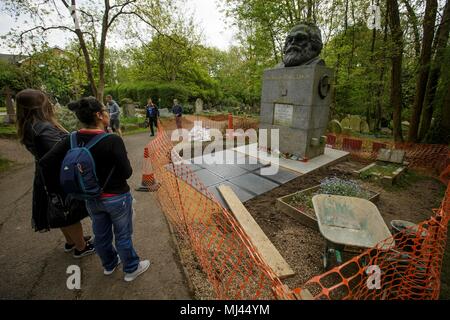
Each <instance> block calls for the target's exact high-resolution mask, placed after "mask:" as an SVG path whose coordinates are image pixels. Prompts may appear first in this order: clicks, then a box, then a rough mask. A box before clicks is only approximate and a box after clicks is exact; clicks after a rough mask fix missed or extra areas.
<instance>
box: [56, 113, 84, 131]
mask: <svg viewBox="0 0 450 320" xmlns="http://www.w3.org/2000/svg"><path fill="white" fill-rule="evenodd" d="M56 117H57V120H58V122H59V123H60V124H61V125H62V126H63V127H64V128H65V129H66V130H67V131H69V132H73V131H76V130H78V129H80V127H81V124H80V122H79V121H78V119H77V117H76V116H75V113H73V112H72V111H70V110H69V109H68V108H67V107H59V108H57V109H56Z"/></svg>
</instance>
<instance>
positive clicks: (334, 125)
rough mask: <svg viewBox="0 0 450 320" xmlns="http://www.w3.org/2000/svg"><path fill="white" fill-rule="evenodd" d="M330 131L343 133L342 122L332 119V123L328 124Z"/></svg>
mask: <svg viewBox="0 0 450 320" xmlns="http://www.w3.org/2000/svg"><path fill="white" fill-rule="evenodd" d="M328 131H329V132H331V133H337V134H341V133H342V126H341V123H340V122H339V121H337V120H331V121H330V123H329V124H328Z"/></svg>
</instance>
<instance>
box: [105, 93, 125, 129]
mask: <svg viewBox="0 0 450 320" xmlns="http://www.w3.org/2000/svg"><path fill="white" fill-rule="evenodd" d="M106 105H107V107H108V112H109V118H110V123H109V127H110V128H111V130H112V131H113V132H117V133H118V134H119V136H122V130H121V129H120V108H119V105H118V104H117V102H116V101H114V100H113V98H112V96H111V95H107V96H106Z"/></svg>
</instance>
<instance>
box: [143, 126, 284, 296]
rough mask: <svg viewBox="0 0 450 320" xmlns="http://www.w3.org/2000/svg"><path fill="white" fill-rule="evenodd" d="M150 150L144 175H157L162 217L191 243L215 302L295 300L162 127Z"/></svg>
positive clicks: (149, 147) (149, 146)
mask: <svg viewBox="0 0 450 320" xmlns="http://www.w3.org/2000/svg"><path fill="white" fill-rule="evenodd" d="M147 148H148V151H149V158H148V159H145V161H144V162H146V163H148V164H144V167H145V169H144V170H152V171H153V173H154V177H155V179H156V181H155V183H156V184H158V189H157V190H158V191H157V197H158V200H159V203H160V205H161V207H162V209H163V212H164V213H165V214H166V216H167V217H168V220H169V221H170V223H171V224H172V225H173V226H174V228H175V229H176V231H177V232H178V234H179V235H180V236H181V237H182V238H183V239H184V240H186V241H188V242H189V243H190V245H191V247H192V249H193V251H194V253H195V255H196V257H197V260H198V262H199V264H200V265H201V267H202V269H203V271H204V272H205V273H206V275H207V277H208V280H209V282H210V284H211V285H212V287H213V288H214V291H215V293H216V295H217V298H219V299H289V298H292V297H293V295H292V293H291V292H289V290H287V289H286V288H285V287H283V285H282V283H281V281H280V280H279V279H278V278H277V277H276V275H275V274H274V273H273V271H272V269H271V268H270V267H268V266H267V265H266V264H265V263H264V261H263V260H262V259H261V258H260V256H259V254H258V252H257V250H256V249H255V248H254V246H253V245H252V243H251V241H250V240H249V238H248V237H247V235H246V233H245V232H244V231H243V230H242V229H241V227H240V225H239V223H238V222H237V221H236V219H235V218H234V216H233V215H231V214H230V213H229V212H228V211H227V210H226V209H224V208H223V207H222V206H221V205H220V204H219V203H218V201H217V200H216V199H215V198H214V196H213V195H212V194H211V193H209V192H208V190H207V188H206V187H205V186H204V185H203V184H202V183H201V182H200V180H199V179H198V178H197V176H196V174H195V173H194V172H193V171H192V169H191V167H190V165H189V164H188V163H186V161H183V160H182V159H181V157H180V156H179V155H178V153H177V152H176V151H174V150H173V144H172V141H171V140H170V138H169V136H168V134H167V133H166V132H165V131H164V129H163V128H162V127H161V126H160V127H159V130H158V135H157V137H156V138H155V139H154V140H153V141H152V142H151V143H150V144H149V145H148V146H147ZM149 168H151V169H149ZM147 173H148V172H147Z"/></svg>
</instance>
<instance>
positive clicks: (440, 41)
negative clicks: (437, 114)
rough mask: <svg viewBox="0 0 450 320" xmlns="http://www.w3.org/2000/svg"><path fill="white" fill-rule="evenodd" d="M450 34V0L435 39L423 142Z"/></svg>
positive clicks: (424, 118) (431, 117) (427, 90)
mask: <svg viewBox="0 0 450 320" xmlns="http://www.w3.org/2000/svg"><path fill="white" fill-rule="evenodd" d="M449 33H450V0H447V3H446V5H445V8H444V13H443V16H442V20H441V24H440V25H439V28H438V31H437V37H436V39H435V45H434V47H435V57H434V61H433V63H432V66H431V72H430V78H429V79H428V84H427V89H426V93H425V100H424V103H423V107H424V110H423V114H422V122H421V125H420V131H419V140H420V141H422V140H423V139H424V138H425V136H426V134H427V132H428V130H429V129H430V126H431V120H432V119H433V112H434V104H435V101H434V100H435V96H436V90H437V87H438V83H439V78H440V77H441V70H442V64H443V63H444V55H445V50H446V47H447V42H448V39H449Z"/></svg>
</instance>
